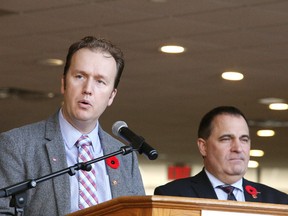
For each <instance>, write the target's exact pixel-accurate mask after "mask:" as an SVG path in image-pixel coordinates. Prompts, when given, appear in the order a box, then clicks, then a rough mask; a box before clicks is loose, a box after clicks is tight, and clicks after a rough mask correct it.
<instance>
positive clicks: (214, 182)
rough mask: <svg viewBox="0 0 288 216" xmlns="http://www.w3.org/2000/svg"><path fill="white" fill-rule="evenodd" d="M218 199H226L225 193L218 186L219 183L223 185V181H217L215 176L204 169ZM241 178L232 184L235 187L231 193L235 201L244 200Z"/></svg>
mask: <svg viewBox="0 0 288 216" xmlns="http://www.w3.org/2000/svg"><path fill="white" fill-rule="evenodd" d="M204 170H205V172H206V174H207V176H208V178H209V180H210V182H211V184H212V186H213V188H214V191H215V193H216V195H217V197H218V199H219V200H227V193H226V192H224V191H223V190H222V189H221V188H218V186H220V185H225V183H223V182H221V181H219V180H218V179H217V178H216V177H215V176H213V175H212V174H211V173H209V172H208V171H207V170H206V169H204ZM242 182H243V179H242V178H241V179H240V180H239V181H237V182H235V183H234V184H232V186H233V187H235V189H234V190H233V194H234V196H235V198H236V199H237V201H243V202H244V201H245V196H244V192H243V186H242Z"/></svg>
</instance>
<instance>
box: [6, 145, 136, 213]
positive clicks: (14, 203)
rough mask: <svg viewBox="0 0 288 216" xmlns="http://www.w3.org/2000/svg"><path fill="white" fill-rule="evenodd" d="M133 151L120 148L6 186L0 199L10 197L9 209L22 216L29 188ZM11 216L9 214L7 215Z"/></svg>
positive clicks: (90, 167) (125, 147)
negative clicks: (11, 208)
mask: <svg viewBox="0 0 288 216" xmlns="http://www.w3.org/2000/svg"><path fill="white" fill-rule="evenodd" d="M133 150H135V149H133V147H131V146H122V147H121V148H120V149H119V150H118V151H115V152H112V153H110V154H107V155H104V156H102V157H99V158H95V159H92V160H90V161H87V162H81V163H77V164H75V165H73V166H70V167H68V168H65V169H63V170H59V171H57V172H54V173H51V174H49V175H46V176H43V177H40V178H38V179H29V180H26V181H23V182H20V183H17V184H14V185H12V186H8V187H5V188H2V189H0V198H2V197H8V196H12V198H11V201H10V207H14V209H15V216H22V215H24V207H25V206H26V203H27V194H26V191H27V190H28V189H31V188H35V187H36V186H37V184H38V183H40V182H43V181H46V180H49V179H52V178H54V177H57V176H60V175H63V174H66V173H68V174H69V175H70V176H73V175H75V174H76V171H78V170H85V171H88V172H89V171H90V170H91V169H92V166H91V164H93V163H96V162H98V161H101V160H104V159H106V158H109V157H112V156H115V155H119V154H122V155H126V154H129V153H131V152H132V151H133ZM9 214H11V213H9Z"/></svg>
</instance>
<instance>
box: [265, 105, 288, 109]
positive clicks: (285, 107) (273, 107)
mask: <svg viewBox="0 0 288 216" xmlns="http://www.w3.org/2000/svg"><path fill="white" fill-rule="evenodd" d="M269 109H271V110H287V109H288V104H287V103H271V104H270V105H269Z"/></svg>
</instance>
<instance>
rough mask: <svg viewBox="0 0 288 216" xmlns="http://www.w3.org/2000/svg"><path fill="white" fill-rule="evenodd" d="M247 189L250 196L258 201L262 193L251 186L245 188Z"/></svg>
mask: <svg viewBox="0 0 288 216" xmlns="http://www.w3.org/2000/svg"><path fill="white" fill-rule="evenodd" d="M245 189H246V191H247V193H249V194H250V195H252V197H253V198H254V199H256V198H257V194H259V193H260V192H258V191H257V190H256V188H254V187H252V186H250V185H247V186H246V187H245Z"/></svg>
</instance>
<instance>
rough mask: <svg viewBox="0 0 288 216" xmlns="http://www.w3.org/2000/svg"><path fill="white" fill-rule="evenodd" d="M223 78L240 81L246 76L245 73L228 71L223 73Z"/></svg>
mask: <svg viewBox="0 0 288 216" xmlns="http://www.w3.org/2000/svg"><path fill="white" fill-rule="evenodd" d="M222 78H223V79H225V80H231V81H238V80H242V79H243V78H244V75H243V74H242V73H239V72H235V71H227V72H224V73H222Z"/></svg>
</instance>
